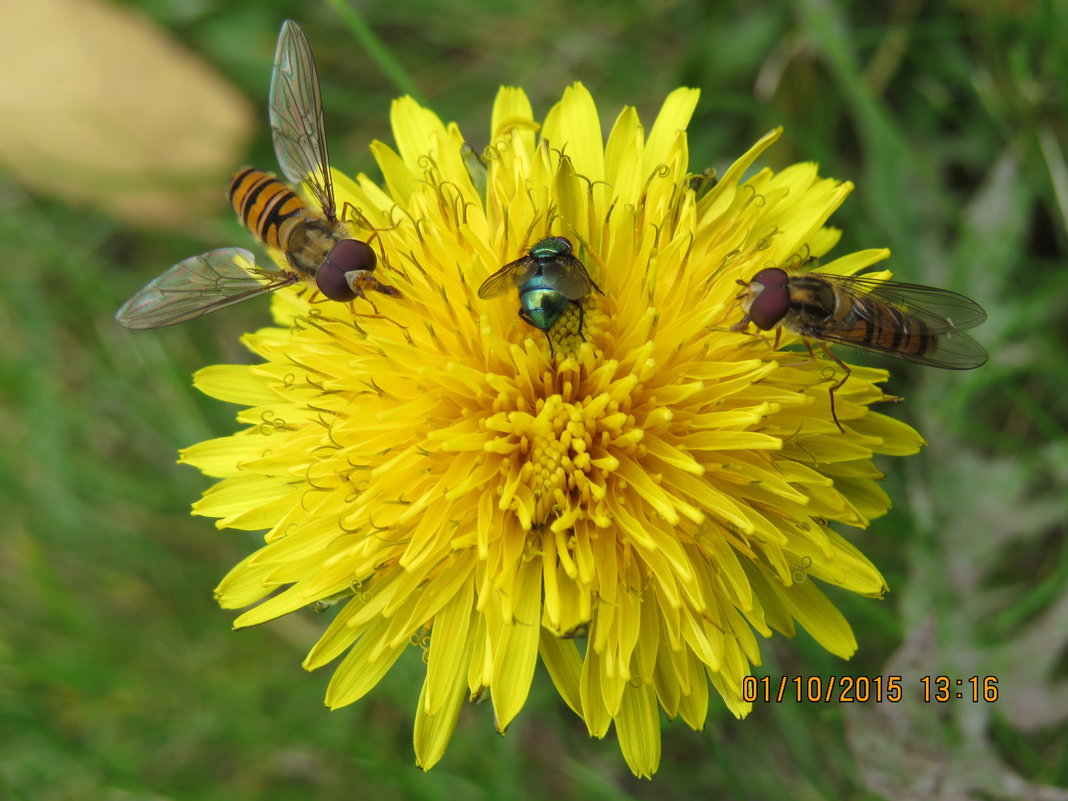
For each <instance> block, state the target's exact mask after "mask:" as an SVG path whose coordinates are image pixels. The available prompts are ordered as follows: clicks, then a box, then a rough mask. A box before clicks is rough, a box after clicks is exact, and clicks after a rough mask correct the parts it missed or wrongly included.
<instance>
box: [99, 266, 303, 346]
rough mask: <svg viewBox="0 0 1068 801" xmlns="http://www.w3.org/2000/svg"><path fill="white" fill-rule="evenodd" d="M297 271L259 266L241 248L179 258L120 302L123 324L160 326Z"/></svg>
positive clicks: (272, 285)
mask: <svg viewBox="0 0 1068 801" xmlns="http://www.w3.org/2000/svg"><path fill="white" fill-rule="evenodd" d="M296 280H297V276H295V275H293V274H291V273H286V272H282V271H281V270H261V269H258V268H257V267H256V266H255V259H254V257H253V255H252V254H251V253H249V252H248V251H247V250H245V249H244V248H223V249H222V250H212V251H209V252H208V253H202V254H200V255H199V256H193V257H191V258H188V259H185V260H184V261H180V262H178V263H177V264H175V265H174V266H173V267H171V268H170V269H169V270H167V271H166V272H164V273H163V274H162V275H160V276H158V277H157V278H154V279H153V280H151V281H149V282H148V283H147V284H145V286H144V288H142V289H141V290H140V291H139V292H137V293H136V294H135V295H134V296H133V297H132V298H130V299H129V300H128V301H126V302H125V303H124V304H122V308H120V309H119V310H118V311H117V312H116V313H115V319H116V320H118V321H119V323H120V324H121V325H123V326H125V327H126V328H133V329H137V330H142V329H146V328H163V327H164V326H168V325H175V324H177V323H184V322H185V321H186V320H192V319H195V318H197V317H203V316H204V315H205V314H211V313H212V312H214V311H218V310H219V309H224V308H226V307H227V306H233V305H234V304H235V303H241V302H243V301H246V300H248V299H249V298H254V297H257V296H258V295H264V294H266V293H268V292H273V291H274V290H276V289H279V288H281V287H283V286H288V285H289V284H292V283H293V282H295V281H296Z"/></svg>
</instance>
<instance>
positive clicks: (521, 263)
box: [478, 256, 538, 298]
mask: <svg viewBox="0 0 1068 801" xmlns="http://www.w3.org/2000/svg"><path fill="white" fill-rule="evenodd" d="M537 270H538V263H537V262H536V261H534V259H532V258H530V256H523V257H522V258H520V259H516V260H515V261H510V262H508V263H507V264H506V265H504V266H503V267H501V269H499V270H498V271H497V272H495V273H494V274H493V275H491V276H490V277H489V278H487V279H486V280H485V281H483V282H482V286H480V287H479V288H478V296H479V297H480V298H492V297H496V296H497V295H500V294H502V293H504V292H507V291H508V290H509V289H515V288H516V287H518V286H519V285H520V284H524V283H526V282H527V280H529V279H530V278H531V277H533V275H534V274H535V273H536V272H537Z"/></svg>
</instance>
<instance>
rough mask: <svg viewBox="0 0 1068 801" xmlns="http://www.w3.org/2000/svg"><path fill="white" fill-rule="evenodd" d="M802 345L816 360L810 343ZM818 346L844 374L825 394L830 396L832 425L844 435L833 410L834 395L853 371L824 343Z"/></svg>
mask: <svg viewBox="0 0 1068 801" xmlns="http://www.w3.org/2000/svg"><path fill="white" fill-rule="evenodd" d="M804 343H805V347H806V348H807V349H808V352H809V355H811V356H812V358H813V359H815V358H816V353H815V351H813V350H812V343H811V342H809V341H808V340H807V339H806V340H804ZM819 346H820V349H821V350H822V351H823V352H824V353H826V354H827V355H828V356H829V357H830V358H831V359H832V360H833V361H834V362H835V364H837V365H838V366H839V367H841V368H842V371H843V372H844V373H845V375H843V376H842V378H841V379H840V380H839V381H835V382H834V383H833V384H831V388H830V389H828V390H827V394H828V395H829V396H830V399H831V419H832V420H834V424H835V425H836V426H838V430H839V431H841V432H842V433H843V434H844V433H845V428H844V427H843V426H842V424H841V422H839V420H838V414H837V413H836V412H835V410H834V393H835V392H836V391H837V390H839V389H841V388H842V387H843V386H844V385H845V382H846V381H848V380H849V376H851V375H852V374H853V370H852V369H850V367H849V365H848V364H846V363H845V362H843V361H842V360H841V359H839V358H838V357H837V356H836V355H835V354H834V351H832V350H831V349H830V348H828V347H827V345H826V343H824V342H819ZM832 377H833V372H832Z"/></svg>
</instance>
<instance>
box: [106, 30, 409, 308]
mask: <svg viewBox="0 0 1068 801" xmlns="http://www.w3.org/2000/svg"><path fill="white" fill-rule="evenodd" d="M270 119H271V130H272V132H273V135H274V149H275V153H276V154H277V156H278V164H279V166H280V167H281V168H282V173H283V174H284V175H285V177H286V178H287V179H288V180H289V181H290V182H291V183H293V184H297V185H299V184H300V183H302V182H306V183H307V184H308V186H309V188H310V189H311V193H312V195H314V197H315V204H314V205H315V206H317V207H318V208H314V207H313V206H312V205H309V204H307V203H305V202H304V200H303V199H301V197H300V196H299V195H297V193H296V192H294V191H293V190H292V189H290V188H289V187H288V186H286V185H285V184H284V183H282V182H281V181H280V180H278V178H276V177H275V176H274V175H272V174H271V173H268V172H265V171H263V170H258V169H255V168H253V167H246V168H245V169H242V170H239V171H238V172H237V173H236V174H235V175H234V177H233V178H232V179H231V180H230V202H231V204H232V205H233V207H234V211H235V212H236V213H237V216H238V218H239V219H240V220H241V222H242V224H243V225H244V226H245V227H246V228H248V229H249V230H250V231H252V233H253V234H255V235H256V238H257V239H259V240H260V241H261V242H262V243H263V244H264V245H266V246H267V247H268V248H271V249H275V250H280V251H281V252H282V253H284V254H285V257H286V262H287V269H282V270H278V269H273V268H272V269H262V268H258V267H256V266H255V259H254V257H253V255H252V254H251V253H250V252H249V251H247V250H245V249H243V248H224V249H221V250H212V251H209V252H207V253H202V254H200V255H199V256H193V257H192V258H189V259H185V260H184V261H181V262H178V264H175V265H174V266H173V267H171V268H170V269H169V270H167V271H166V272H164V273H163V274H162V275H160V276H159V277H157V278H155V279H153V280H152V281H150V282H149V283H148V284H146V285H145V287H144V288H143V289H141V290H140V291H139V292H138V293H137V294H135V295H134V296H133V297H132V298H130V299H129V300H128V301H126V303H125V304H123V306H122V308H121V309H119V311H118V312H117V313H116V315H115V318H116V319H117V320H118V321H119V322H120V323H121V324H122V325H124V326H126V327H127V328H137V329H143V328H161V327H163V326H167V325H174V324H175V323H182V322H185V321H186V320H192V319H194V318H196V317H201V316H203V315H205V314H209V313H210V312H213V311H217V310H218V309H222V308H225V307H227V306H232V305H234V304H235V303H241V302H242V301H245V300H248V299H250V298H254V297H258V296H259V295H263V294H265V293H268V292H273V291H275V290H277V289H281V288H282V287H284V286H290V285H291V284H295V283H297V282H298V281H305V282H307V283H308V284H309V285H311V286H314V287H315V288H316V289H318V290H319V292H321V293H322V294H323V295H324V296H326V297H327V298H329V299H330V300H336V301H350V300H354V299H355V298H362V297H365V296H366V295H365V292H366V291H368V290H374V291H376V292H381V293H382V294H385V295H390V296H392V297H399V296H400V293H399V292H398V291H397V290H396V289H394V288H393V287H391V286H387V285H386V284H383V283H381V282H380V281H378V279H377V278H375V277H374V275H373V272H374V269H375V264H376V263H377V261H378V257H377V255H376V254H375V251H374V249H373V248H372V247H371V246H370V245H368V244H367V243H366V242H363V241H361V240H358V239H353V238H352V237H351V236H350V232H349V230H348V226H347V225H346V224H345V223H343V222H342V221H341V220H339V219H338V217H337V213H336V207H335V205H334V186H333V181H332V179H331V177H330V160H329V156H328V154H327V148H326V135H325V131H324V126H323V105H322V97H321V94H320V92H319V77H318V75H317V73H316V71H315V61H314V60H313V58H312V51H311V46H310V45H309V44H308V39H307V37H306V36H305V35H304V31H303V30H301V27H300V26H299V25H298V24H297V23H295V22H293V21H292V20H286V21H285V22H284V23H282V30H281V32H280V33H279V34H278V47H277V50H276V51H275V57H274V71H273V73H272V76H271V92H270Z"/></svg>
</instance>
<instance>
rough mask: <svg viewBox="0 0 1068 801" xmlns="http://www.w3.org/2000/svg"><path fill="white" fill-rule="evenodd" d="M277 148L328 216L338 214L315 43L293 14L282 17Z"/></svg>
mask: <svg viewBox="0 0 1068 801" xmlns="http://www.w3.org/2000/svg"><path fill="white" fill-rule="evenodd" d="M269 113H270V119H271V131H272V132H273V134H274V152H275V155H277V156H278V166H280V167H281V168H282V173H283V174H284V175H285V177H286V178H288V179H289V181H290V182H291V183H294V184H300V183H304V182H307V184H308V186H309V187H310V188H311V191H312V194H314V195H315V199H316V200H317V201H318V203H319V205H320V206H321V207H322V210H323V213H324V214H325V215H326V217H327V218H328V219H329V220H331V221H333V220H335V219H336V215H335V208H334V184H333V181H332V179H331V178H330V157H329V153H328V152H327V148H326V129H325V127H324V125H323V101H322V95H321V94H320V92H319V76H318V73H316V71H315V60H314V58H313V57H312V51H311V45H310V44H308V37H306V36H305V35H304V31H303V30H302V29H301V27H300V26H299V25H298V24H297V23H295V22H294V21H293V20H291V19H287V20H286V21H285V22H283V23H282V30H281V32H280V33H279V34H278V47H277V49H276V50H275V54H274V72H273V73H272V75H271V95H270V104H269Z"/></svg>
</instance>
